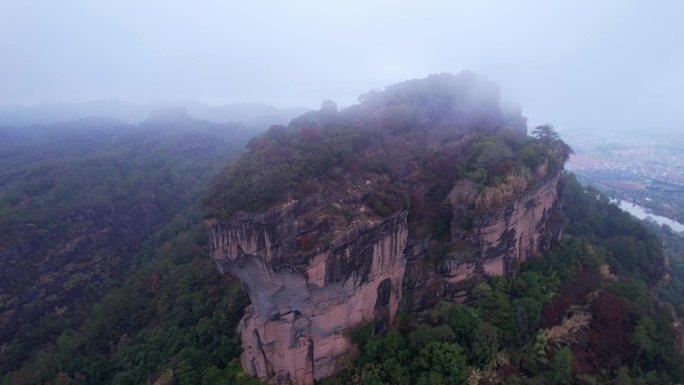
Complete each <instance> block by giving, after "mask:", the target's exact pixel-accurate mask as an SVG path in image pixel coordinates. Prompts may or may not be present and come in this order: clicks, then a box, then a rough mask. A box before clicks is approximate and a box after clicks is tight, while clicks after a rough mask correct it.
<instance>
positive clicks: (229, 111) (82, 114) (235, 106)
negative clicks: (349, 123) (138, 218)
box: [0, 100, 308, 128]
mask: <svg viewBox="0 0 684 385" xmlns="http://www.w3.org/2000/svg"><path fill="white" fill-rule="evenodd" d="M179 107H180V108H184V109H185V110H187V112H188V113H189V114H190V115H192V116H193V117H195V118H198V119H202V120H208V121H211V122H215V123H226V122H242V123H244V124H246V125H249V126H254V127H260V128H261V127H264V128H265V127H268V126H270V125H272V124H287V123H288V122H289V121H290V119H292V118H293V117H295V116H299V115H301V114H302V113H304V112H306V111H308V110H307V109H306V108H301V107H299V108H298V107H295V108H287V109H279V108H276V107H274V106H270V105H266V104H262V103H230V104H225V105H222V106H215V107H214V106H209V105H207V104H204V103H201V102H198V101H192V100H191V101H179V102H152V103H145V104H138V103H131V102H125V101H120V100H95V101H91V102H84V103H67V102H46V103H41V104H37V105H35V106H30V107H24V106H18V105H7V106H0V126H31V125H39V124H45V125H47V124H52V123H59V122H69V121H73V120H77V119H82V118H86V117H90V116H101V117H106V118H114V119H117V120H121V121H123V122H126V123H129V124H137V123H140V122H142V121H144V120H146V119H147V118H149V117H150V115H152V114H153V113H154V112H155V111H158V110H163V109H167V108H179Z"/></svg>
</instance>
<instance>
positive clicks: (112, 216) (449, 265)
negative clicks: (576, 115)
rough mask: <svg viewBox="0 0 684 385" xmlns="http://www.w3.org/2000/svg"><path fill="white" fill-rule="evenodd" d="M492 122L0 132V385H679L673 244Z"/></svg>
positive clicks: (396, 112)
mask: <svg viewBox="0 0 684 385" xmlns="http://www.w3.org/2000/svg"><path fill="white" fill-rule="evenodd" d="M499 100H500V99H499V92H498V89H497V87H496V85H494V84H492V83H491V82H489V81H487V80H485V79H483V78H481V77H479V76H477V75H475V74H472V73H468V72H465V73H461V74H458V75H449V74H441V75H433V76H430V77H428V78H426V79H417V80H411V81H407V82H403V83H398V84H395V85H391V86H389V87H387V88H386V89H384V90H382V91H375V92H371V93H369V94H366V95H364V96H362V97H361V102H360V103H359V104H358V105H355V106H351V107H349V108H346V109H343V110H338V108H337V106H336V105H335V104H334V103H333V102H329V101H327V102H324V103H323V105H322V107H321V109H320V110H318V111H311V112H307V113H304V114H302V115H300V116H298V117H296V118H294V119H293V120H292V121H291V122H290V123H289V124H288V125H287V126H283V125H275V126H272V127H271V128H270V129H269V130H268V131H266V132H263V133H260V134H259V133H258V130H256V129H254V128H249V127H247V126H244V125H240V124H215V123H211V122H208V121H205V120H200V119H196V118H194V117H193V115H192V113H191V110H190V109H189V108H186V107H180V106H167V107H168V108H163V109H156V112H155V113H154V114H150V115H151V116H149V118H146V120H145V121H144V122H140V123H139V124H128V123H125V122H121V121H117V120H114V119H111V118H109V119H104V118H84V119H80V120H78V121H74V122H69V123H63V124H52V125H50V126H40V125H38V126H25V127H20V128H12V127H3V128H0V159H2V165H3V167H2V168H1V169H0V178H1V179H0V264H1V266H2V270H0V275H1V276H0V278H1V279H0V308H1V309H2V312H1V313H0V323H2V324H1V325H2V327H0V331H1V332H2V334H3V337H2V340H1V341H0V384H2V385H10V384H12V385H29V384H30V385H33V384H36V385H37V384H55V385H57V384H93V385H94V384H98V385H99V384H113V385H124V384H126V385H133V384H142V383H148V384H157V385H162V384H178V385H186V384H187V385H194V384H212V385H228V384H255V385H256V384H259V383H263V382H262V381H268V382H270V383H311V382H312V381H314V379H317V380H316V382H317V383H320V384H325V385H338V384H339V385H341V384H345V385H349V384H462V383H469V384H487V385H489V384H492V385H495V384H497V385H498V384H509V385H510V384H587V385H589V384H602V385H603V384H605V385H608V384H611V385H612V384H659V385H660V384H662V385H665V384H675V383H682V382H683V381H684V365H683V364H682V363H683V362H684V355H683V354H682V353H683V352H684V333H683V332H682V330H681V322H680V321H681V317H682V315H683V313H682V312H684V310H682V309H684V301H683V300H682V295H681V292H682V287H684V283H682V282H683V281H682V278H681V277H682V273H681V271H682V261H681V258H680V255H679V254H681V249H682V247H684V246H682V242H680V240H678V239H676V238H675V237H676V234H671V233H665V231H666V230H667V229H657V230H658V231H660V232H662V234H661V235H662V236H663V237H664V240H665V241H666V243H665V245H664V246H663V243H662V242H661V240H660V239H659V238H658V237H657V236H656V235H655V234H653V233H652V232H651V231H649V230H648V229H646V228H644V227H643V226H642V225H641V224H640V223H639V222H638V221H637V220H635V219H634V218H632V217H630V216H629V215H628V214H626V213H624V212H622V211H621V210H620V209H619V208H618V207H617V206H615V205H614V204H611V203H610V200H609V199H608V198H607V197H606V196H604V195H602V194H601V193H599V192H598V191H596V190H595V189H593V188H592V187H589V186H582V185H580V184H579V183H578V182H577V181H576V180H575V178H574V177H573V176H572V175H571V174H568V173H567V172H565V171H563V167H564V163H565V159H566V157H567V155H568V153H569V151H570V149H569V148H568V147H567V146H566V145H565V144H564V143H563V141H562V140H561V139H560V138H559V136H558V134H557V133H556V132H555V130H554V129H553V128H552V127H551V126H548V125H546V126H540V127H536V128H535V129H533V130H532V131H531V134H532V135H531V136H528V135H527V130H526V127H525V126H526V119H525V118H524V117H523V116H522V114H521V109H520V108H519V107H515V106H514V105H512V104H509V103H502V102H500V101H499ZM254 134H258V135H257V136H255V137H253V138H251V139H249V137H251V136H253V135H254ZM245 143H246V144H247V150H246V151H244V152H243V150H244V144H245ZM201 197H202V198H201ZM664 247H665V248H664ZM220 272H224V273H231V274H234V275H235V276H233V275H231V274H220ZM238 278H239V279H238Z"/></svg>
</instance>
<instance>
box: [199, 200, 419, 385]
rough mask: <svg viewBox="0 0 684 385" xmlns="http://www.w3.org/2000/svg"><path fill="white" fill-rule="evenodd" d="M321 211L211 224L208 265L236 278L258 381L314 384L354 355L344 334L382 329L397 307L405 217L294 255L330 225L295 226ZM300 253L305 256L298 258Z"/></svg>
mask: <svg viewBox="0 0 684 385" xmlns="http://www.w3.org/2000/svg"><path fill="white" fill-rule="evenodd" d="M320 204H322V202H311V201H310V202H297V203H294V204H290V205H288V206H285V207H282V208H278V209H273V210H271V211H269V212H268V213H267V214H262V215H257V216H251V217H246V218H242V219H238V220H235V221H232V222H230V223H218V222H215V223H210V233H211V256H212V258H213V260H214V261H215V262H216V264H217V266H218V268H219V270H220V271H222V272H229V273H231V274H235V275H237V276H238V277H239V278H240V279H241V280H242V281H243V282H244V283H245V285H246V287H247V292H248V294H249V296H250V299H251V302H252V305H251V306H250V307H249V308H248V309H247V311H246V314H245V316H244V318H243V319H242V321H241V323H240V326H239V328H240V333H241V335H242V343H243V348H244V353H243V355H242V364H243V366H244V368H245V369H246V370H247V371H248V372H249V373H251V374H252V375H256V376H259V377H261V378H267V377H273V378H274V381H284V380H289V381H291V382H292V383H295V384H313V381H314V380H315V379H320V378H324V377H328V376H330V375H331V374H333V373H334V371H335V362H336V360H337V359H338V358H339V357H340V356H341V355H343V354H345V353H347V352H348V351H349V348H350V345H349V341H348V340H347V338H346V337H345V335H344V333H345V331H346V330H347V329H348V328H350V327H354V326H357V325H360V324H362V323H366V322H373V321H375V322H376V328H378V329H382V328H385V327H387V325H388V324H389V323H390V322H392V320H393V317H394V315H395V313H396V310H397V307H398V304H399V302H400V300H401V293H402V286H403V282H402V279H403V277H404V267H405V259H404V255H403V251H404V249H405V247H406V242H407V237H408V226H407V222H406V213H403V212H402V213H399V214H397V215H394V216H392V217H390V218H388V219H386V220H384V221H378V222H376V223H363V224H356V225H355V226H352V227H351V230H348V231H346V232H343V233H340V234H338V235H337V236H336V237H335V238H334V239H333V240H332V241H331V242H330V243H328V244H324V245H322V246H321V247H318V248H315V249H313V250H311V251H309V252H307V253H305V254H301V253H299V252H298V249H300V244H299V243H300V242H298V241H297V238H299V239H300V240H301V239H302V238H301V237H302V236H306V234H307V233H311V232H316V231H318V230H319V229H320V228H321V227H325V226H326V224H325V222H321V223H316V222H314V223H307V222H306V221H302V220H298V219H299V218H300V215H301V214H302V213H304V212H306V210H309V209H313V208H314V207H315V206H317V205H320ZM298 253H299V255H298Z"/></svg>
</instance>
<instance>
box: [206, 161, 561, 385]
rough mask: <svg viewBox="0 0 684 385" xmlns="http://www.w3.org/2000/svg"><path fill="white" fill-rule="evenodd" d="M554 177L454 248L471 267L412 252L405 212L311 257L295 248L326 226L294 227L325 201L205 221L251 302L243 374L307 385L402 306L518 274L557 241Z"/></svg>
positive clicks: (454, 295)
mask: <svg viewBox="0 0 684 385" xmlns="http://www.w3.org/2000/svg"><path fill="white" fill-rule="evenodd" d="M559 176H560V174H557V175H555V176H552V177H549V178H546V179H545V180H543V181H542V182H540V183H539V184H538V185H536V186H534V187H533V188H531V189H529V190H528V191H526V192H525V193H523V194H521V195H520V196H518V197H517V198H516V199H515V200H514V201H513V202H511V203H510V204H509V205H508V206H506V207H505V208H502V209H501V210H499V211H498V212H497V213H495V214H490V215H487V216H486V217H483V218H479V219H478V220H477V221H476V223H475V225H474V227H473V230H472V231H471V232H469V233H467V234H466V235H465V236H464V237H462V238H460V239H454V240H453V242H455V243H458V242H464V243H467V245H469V246H468V247H464V249H467V250H469V251H468V253H469V254H470V255H469V256H468V258H467V259H466V260H460V259H459V258H460V257H463V255H464V254H459V255H458V257H457V258H453V259H445V260H443V261H441V265H440V266H435V265H434V264H433V263H432V261H430V260H429V258H426V257H425V251H426V248H427V246H426V244H427V241H426V240H424V239H423V240H411V241H410V243H411V245H409V237H408V224H407V215H406V212H405V211H402V212H400V213H399V214H396V215H394V216H392V217H390V218H388V219H385V220H382V221H378V222H376V223H364V224H362V225H357V226H355V227H352V228H351V229H350V230H348V231H347V232H344V233H342V234H338V235H337V236H336V237H335V239H333V240H331V241H330V243H328V244H325V245H322V246H321V247H319V248H317V250H315V251H313V252H310V253H308V255H298V254H300V252H299V251H298V248H299V242H298V239H300V240H301V239H302V236H303V234H306V233H311V232H315V231H317V230H318V229H320V228H321V227H325V224H324V222H323V223H306V221H303V220H301V218H302V216H303V215H305V213H306V212H307V211H308V210H314V207H315V206H319V205H322V204H323V203H324V202H321V201H318V202H316V201H310V202H304V203H303V202H295V203H291V204H289V205H285V206H284V207H279V208H275V209H272V210H270V211H269V212H268V213H266V214H260V215H254V216H246V217H242V218H239V219H235V220H233V221H231V222H219V221H210V222H209V228H210V242H211V257H212V259H213V260H214V261H215V262H216V265H217V266H218V268H219V270H220V271H221V272H223V273H230V274H234V275H236V276H238V277H239V278H240V279H241V280H242V281H243V282H244V284H245V286H246V289H247V292H248V294H249V297H250V300H251V303H252V305H250V307H249V308H248V309H247V310H246V312H245V316H244V318H243V319H242V321H241V322H240V326H239V329H240V333H241V336H242V344H243V348H244V353H243V355H242V364H243V367H244V368H245V369H246V370H247V371H248V372H249V373H250V374H252V375H255V376H258V377H261V378H273V379H275V380H276V381H285V380H289V381H291V382H292V383H295V384H313V382H314V380H318V379H321V378H325V377H328V376H330V375H332V374H333V373H334V372H335V368H336V367H337V361H338V359H340V357H342V356H343V355H344V354H345V353H348V352H349V348H350V343H349V340H348V339H347V337H346V336H345V332H346V331H347V330H348V329H349V328H352V327H355V326H359V325H361V324H364V323H369V322H373V323H374V324H375V329H376V331H378V332H380V331H382V330H384V329H385V328H387V326H388V325H389V324H390V323H391V322H392V321H393V318H394V316H395V314H396V311H397V309H398V307H399V306H400V304H403V306H404V307H405V308H406V310H409V311H414V310H420V309H423V308H426V307H429V306H431V305H434V304H435V303H436V302H437V301H440V300H444V299H454V300H457V301H461V302H463V300H464V299H465V298H466V297H467V295H468V289H469V288H471V287H472V286H473V283H474V282H479V281H480V280H481V278H482V277H483V276H485V275H490V276H491V275H507V276H510V275H513V274H515V273H516V271H517V268H518V265H519V263H520V262H522V261H524V260H526V259H527V258H528V257H529V256H531V255H535V254H537V253H538V252H540V251H543V250H545V249H547V248H548V247H549V244H550V242H551V240H552V239H554V238H558V237H559V235H560V231H561V227H560V223H559V221H558V220H557V219H555V218H554V216H555V215H557V208H558V207H557V206H558V180H559ZM407 260H408V263H407ZM405 271H406V278H405ZM405 280H406V281H407V282H405ZM404 292H405V293H406V298H403V297H404V295H403V293H404Z"/></svg>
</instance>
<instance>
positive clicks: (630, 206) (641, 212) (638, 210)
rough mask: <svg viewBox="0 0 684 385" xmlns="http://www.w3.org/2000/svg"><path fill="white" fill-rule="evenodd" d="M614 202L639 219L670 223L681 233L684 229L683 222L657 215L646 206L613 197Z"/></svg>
mask: <svg viewBox="0 0 684 385" xmlns="http://www.w3.org/2000/svg"><path fill="white" fill-rule="evenodd" d="M611 201H612V202H613V203H617V205H618V206H619V207H620V208H621V209H622V210H624V211H627V212H628V213H630V214H632V215H634V216H635V217H637V218H639V219H642V220H643V219H647V218H648V219H650V220H652V221H654V222H655V223H657V224H659V225H668V226H670V228H671V229H672V230H674V231H676V232H678V233H681V232H682V231H684V224H681V223H679V222H677V221H675V220H674V219H670V218H667V217H662V216H660V215H655V214H651V213H649V212H647V211H646V209H645V208H643V207H641V206H639V205H636V204H634V203H631V202H627V201H623V200H616V199H611Z"/></svg>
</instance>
